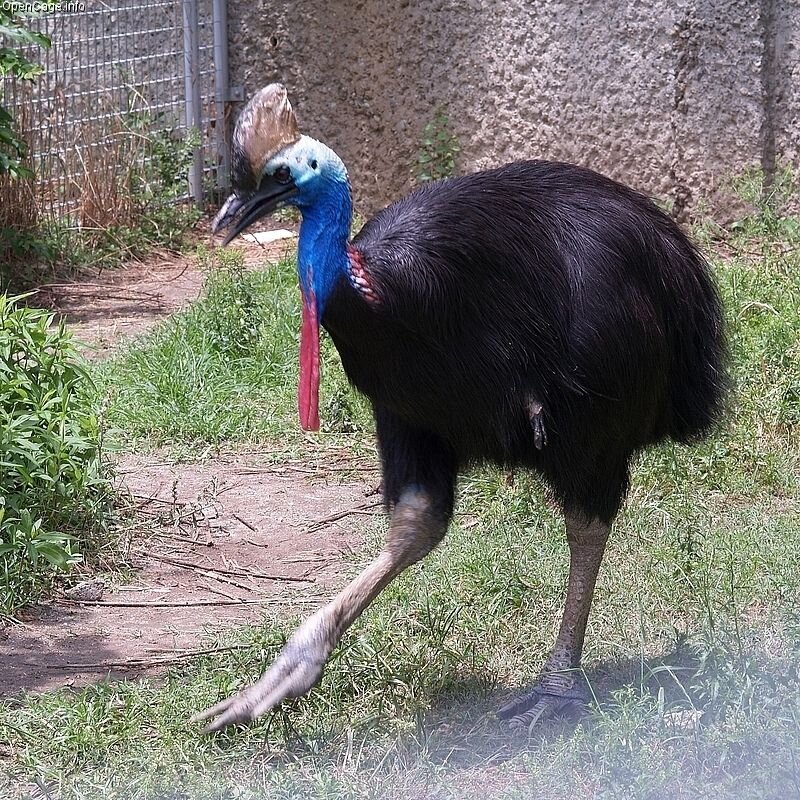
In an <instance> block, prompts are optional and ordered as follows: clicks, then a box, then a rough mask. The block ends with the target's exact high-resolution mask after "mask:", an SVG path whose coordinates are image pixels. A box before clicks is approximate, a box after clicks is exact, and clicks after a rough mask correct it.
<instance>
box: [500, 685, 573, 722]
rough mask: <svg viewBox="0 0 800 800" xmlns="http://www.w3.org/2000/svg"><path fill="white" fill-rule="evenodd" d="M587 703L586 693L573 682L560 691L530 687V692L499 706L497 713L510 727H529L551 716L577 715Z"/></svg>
mask: <svg viewBox="0 0 800 800" xmlns="http://www.w3.org/2000/svg"><path fill="white" fill-rule="evenodd" d="M588 703H589V694H588V692H587V691H586V689H585V688H584V687H583V685H582V684H580V683H578V682H574V683H572V684H571V685H569V686H566V687H564V689H563V690H559V689H555V688H548V689H547V690H545V689H544V688H542V687H541V686H533V687H532V688H531V689H530V691H528V692H526V693H525V694H523V695H521V696H520V697H518V698H516V699H514V700H512V701H511V702H510V703H506V705H504V706H502V707H501V708H500V709H499V710H498V711H497V716H498V717H499V718H500V719H502V720H505V721H506V724H507V725H508V727H509V728H510V729H511V730H514V731H520V730H525V729H527V730H532V729H533V728H534V727H536V725H538V724H539V723H540V722H545V721H546V720H548V719H553V718H554V717H570V718H574V717H577V716H581V715H582V714H584V713H585V711H586V706H587V705H588Z"/></svg>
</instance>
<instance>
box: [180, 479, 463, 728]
mask: <svg viewBox="0 0 800 800" xmlns="http://www.w3.org/2000/svg"><path fill="white" fill-rule="evenodd" d="M447 523H448V519H447V518H446V517H445V516H443V515H442V514H441V513H440V512H438V511H435V510H434V505H433V502H432V500H431V497H430V496H429V495H428V494H427V493H426V492H425V491H424V490H422V489H410V488H409V489H406V490H405V491H404V492H403V493H402V495H401V496H400V499H399V500H398V502H397V504H396V505H395V508H394V512H393V514H392V520H391V524H390V526H389V533H388V535H387V538H386V543H385V545H384V547H383V550H382V551H381V552H380V554H379V555H378V557H377V558H376V559H375V560H374V561H373V562H372V563H371V564H370V565H369V566H368V567H367V568H366V569H365V570H364V571H363V572H362V573H361V574H360V575H359V576H358V577H357V578H356V579H355V580H353V581H352V582H351V583H350V584H348V586H347V587H345V589H343V590H342V591H341V592H340V593H339V594H338V595H337V596H336V597H335V598H334V600H333V601H332V602H330V603H329V604H328V605H326V606H325V607H324V608H322V609H320V610H319V611H317V612H316V614H314V615H313V616H311V617H309V618H308V619H307V620H306V621H305V622H304V623H303V624H302V625H301V626H300V627H299V628H298V629H297V630H296V631H295V632H294V634H293V635H292V636H291V638H290V639H289V641H288V642H287V643H286V646H285V647H284V648H283V650H282V651H281V653H280V655H279V656H278V657H277V658H276V660H275V662H274V663H273V664H272V666H271V667H270V668H269V669H268V670H267V671H266V672H265V673H264V675H262V676H261V678H260V679H259V680H258V681H257V682H256V683H254V684H253V685H252V686H250V687H248V688H247V689H245V690H244V691H242V692H240V693H239V694H237V695H234V696H233V697H229V698H228V699H227V700H223V701H222V702H221V703H218V704H217V705H215V706H213V707H211V708H208V709H206V710H205V711H202V712H201V713H199V714H197V715H195V716H194V717H193V720H194V721H201V720H206V719H210V718H213V719H212V721H211V722H210V723H209V724H208V725H207V726H206V728H205V730H206V732H211V731H216V730H219V729H220V728H224V727H225V726H226V725H231V724H233V723H236V722H250V721H252V720H254V719H256V718H258V717H260V716H261V715H262V714H266V713H267V712H268V711H270V710H271V709H273V708H274V707H275V706H277V705H278V704H279V703H281V702H282V701H283V700H285V699H287V698H289V697H299V696H300V695H302V694H305V692H307V691H308V690H309V689H310V688H311V687H312V686H314V685H315V684H316V683H317V682H318V681H319V679H320V678H321V677H322V670H323V667H324V666H325V662H326V661H327V659H328V656H330V654H331V652H332V651H333V649H334V648H335V647H336V645H337V644H338V643H339V640H340V639H341V637H342V634H343V633H344V632H345V631H346V630H347V628H348V627H349V626H350V625H351V624H352V623H353V621H354V620H355V619H356V618H357V617H358V616H359V615H360V614H361V612H362V611H364V609H365V608H366V607H367V606H368V605H369V604H370V603H371V602H372V601H373V600H374V599H375V598H376V597H377V596H378V594H380V592H381V591H382V590H383V589H384V588H385V587H386V586H387V585H388V584H389V583H390V582H391V581H392V580H393V579H394V578H396V577H397V576H398V575H399V574H400V573H401V572H402V571H403V570H404V569H406V567H409V566H411V564H413V563H415V562H416V561H419V560H420V559H421V558H423V557H424V556H425V555H427V553H429V552H430V551H431V550H432V549H433V548H434V547H435V546H436V545H437V544H438V542H439V541H441V539H442V537H443V536H444V533H445V530H446V528H447Z"/></svg>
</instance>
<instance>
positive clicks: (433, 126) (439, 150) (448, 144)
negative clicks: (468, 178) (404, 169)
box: [415, 109, 461, 183]
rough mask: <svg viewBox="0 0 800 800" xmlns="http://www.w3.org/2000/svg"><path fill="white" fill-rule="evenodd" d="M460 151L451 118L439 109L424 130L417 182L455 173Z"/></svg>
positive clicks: (418, 159)
mask: <svg viewBox="0 0 800 800" xmlns="http://www.w3.org/2000/svg"><path fill="white" fill-rule="evenodd" d="M459 152H461V148H460V147H459V144H458V139H457V138H456V136H455V134H453V132H452V130H451V128H450V118H449V117H448V116H447V115H446V114H445V113H444V111H442V110H441V109H439V110H438V111H437V112H436V114H435V116H434V118H433V119H432V120H431V121H430V122H429V123H428V124H427V125H426V126H425V128H424V130H423V132H422V142H421V143H420V149H419V153H418V155H417V165H416V167H417V168H416V173H415V177H416V180H417V183H426V182H427V181H435V180H439V179H440V178H449V177H451V176H452V175H454V174H455V172H456V157H457V156H458V154H459Z"/></svg>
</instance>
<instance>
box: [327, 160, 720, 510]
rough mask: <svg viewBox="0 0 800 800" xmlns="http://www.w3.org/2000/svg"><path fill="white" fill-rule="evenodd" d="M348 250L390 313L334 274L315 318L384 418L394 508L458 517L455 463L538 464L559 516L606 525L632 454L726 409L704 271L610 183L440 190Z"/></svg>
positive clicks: (486, 183) (502, 171) (464, 183)
mask: <svg viewBox="0 0 800 800" xmlns="http://www.w3.org/2000/svg"><path fill="white" fill-rule="evenodd" d="M353 246H354V247H355V248H356V249H357V250H358V251H359V252H360V253H361V256H362V258H363V262H364V265H365V267H366V271H367V274H368V275H369V277H370V280H371V285H372V288H373V290H374V292H375V294H376V295H377V297H378V301H377V302H375V303H369V302H367V300H365V299H364V298H362V297H361V296H360V295H359V294H358V293H357V292H356V291H355V290H354V289H353V288H352V287H351V286H350V284H349V283H348V282H347V281H346V280H345V279H342V280H341V281H340V282H339V283H338V284H337V286H336V287H335V290H334V293H333V295H332V296H331V298H330V300H329V301H328V305H327V308H326V311H325V316H324V319H323V324H324V326H325V327H326V328H327V329H328V331H329V332H330V334H331V336H332V337H333V340H334V342H335V344H336V347H337V348H338V350H339V352H340V354H341V357H342V363H343V365H344V369H345V371H346V373H347V375H348V377H349V379H350V380H351V381H352V383H353V384H354V385H355V386H356V387H357V388H358V389H359V390H360V391H362V392H364V393H365V394H366V395H367V396H368V397H369V398H370V399H371V400H372V402H373V405H374V407H375V415H376V420H377V430H378V438H379V443H380V446H381V452H382V457H383V462H384V488H385V492H386V498H387V502H388V503H389V504H392V503H393V502H394V501H396V499H397V497H398V494H399V492H400V491H401V490H402V487H403V486H404V485H407V484H408V483H409V482H411V483H414V482H417V483H420V484H421V485H424V486H426V487H427V488H429V489H432V491H433V494H434V495H435V496H436V497H437V498H438V499H439V502H440V503H441V506H442V513H443V514H445V515H446V516H449V514H450V512H451V510H452V502H453V500H452V498H453V487H454V484H455V476H456V473H457V471H458V470H459V469H460V468H461V467H463V466H464V465H466V464H468V463H471V462H476V461H492V462H495V463H498V464H502V465H508V466H513V465H522V466H525V467H531V468H533V469H536V470H538V471H539V472H540V473H541V474H543V475H544V476H545V478H546V480H547V482H548V483H549V484H550V486H551V487H552V489H553V491H554V493H555V496H556V497H557V499H558V500H559V501H560V503H561V504H562V505H563V506H564V508H565V509H566V510H568V511H571V512H582V513H583V514H585V515H586V516H587V517H589V518H592V517H597V518H599V519H601V520H603V521H606V522H608V521H610V520H611V519H612V518H613V517H614V515H615V514H616V512H617V510H618V509H619V506H620V503H621V502H622V500H623V498H624V496H625V493H626V490H627V486H628V465H629V462H630V459H631V457H632V456H633V455H634V454H635V453H636V452H637V451H638V450H640V449H641V448H643V447H645V446H647V445H650V444H653V443H655V442H658V441H660V440H663V439H665V438H667V437H670V438H672V439H675V440H677V441H681V442H685V441H690V440H692V439H695V438H697V437H699V436H701V435H703V434H704V433H705V432H707V431H708V429H709V428H710V426H711V425H712V424H713V423H714V421H715V419H716V418H717V416H718V414H719V412H720V409H721V405H722V402H723V396H724V391H725V388H726V376H725V368H724V361H725V341H724V336H723V324H722V312H721V309H720V302H719V299H718V296H717V293H716V290H715V288H714V285H713V282H712V280H711V278H710V275H709V269H708V265H707V264H706V262H705V261H704V260H703V258H702V257H701V256H700V255H699V254H698V252H697V250H696V249H695V248H694V246H693V245H692V244H691V243H690V242H689V240H688V239H687V238H686V236H685V235H684V234H683V233H682V232H681V230H680V229H679V228H678V226H677V225H676V224H675V223H674V222H673V221H672V220H671V219H670V218H669V217H668V216H666V215H665V214H664V213H663V212H661V211H660V210H659V209H658V208H657V207H656V206H655V205H654V204H653V203H652V202H651V201H650V200H648V199H647V198H645V197H644V196H642V195H640V194H638V193H637V192H635V191H633V190H631V189H629V188H626V187H625V186H622V185H620V184H618V183H615V182H614V181H611V180H609V179H608V178H604V177H602V176H601V175H598V174H596V173H594V172H591V171H590V170H587V169H582V168H579V167H575V166H571V165H567V164H560V163H551V162H543V161H528V162H520V163H514V164H510V165H508V166H504V167H501V168H499V169H494V170H489V171H486V172H480V173H477V174H473V175H468V176H465V177H460V178H453V179H449V180H445V181H439V182H435V183H430V184H427V185H425V186H423V187H421V188H420V189H417V190H416V191H414V192H412V193H411V194H409V195H408V196H406V197H405V198H403V199H402V200H400V201H398V202H396V203H394V204H393V205H390V206H389V207H388V208H386V209H385V210H384V211H382V212H380V213H379V214H378V215H377V216H376V217H374V218H373V219H372V220H371V221H370V222H368V223H367V224H366V225H365V226H364V228H363V229H362V231H361V232H360V233H359V234H358V236H357V237H356V238H355V240H354V241H353ZM530 398H535V400H536V401H538V402H539V403H541V406H542V411H541V422H542V424H543V428H544V430H546V434H547V444H546V446H544V447H541V449H539V448H537V447H536V445H535V439H536V437H535V436H534V431H533V429H532V427H531V419H530V415H529V405H528V404H529V400H530Z"/></svg>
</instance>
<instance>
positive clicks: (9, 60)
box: [0, 0, 54, 177]
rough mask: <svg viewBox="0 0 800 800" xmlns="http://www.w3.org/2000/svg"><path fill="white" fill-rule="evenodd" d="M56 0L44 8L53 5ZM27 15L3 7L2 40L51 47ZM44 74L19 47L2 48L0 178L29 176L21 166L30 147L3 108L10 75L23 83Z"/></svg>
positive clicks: (0, 9)
mask: <svg viewBox="0 0 800 800" xmlns="http://www.w3.org/2000/svg"><path fill="white" fill-rule="evenodd" d="M53 4H54V0H50V1H49V2H46V3H43V4H42V5H47V6H51V5H53ZM25 21H26V17H25V15H24V14H23V13H22V12H21V11H20V10H18V9H17V8H15V7H14V4H12V3H4V4H2V5H0V37H2V38H3V39H4V40H5V41H6V42H9V43H16V44H18V45H20V46H24V45H38V46H40V47H50V39H49V38H48V37H47V36H45V35H44V34H43V33H39V32H38V31H33V30H30V29H29V28H28V27H27V26H26V25H25ZM41 73H42V67H41V66H40V65H39V64H36V63H35V62H33V61H31V60H30V59H29V58H28V57H27V56H26V55H24V54H23V53H22V52H21V51H20V48H19V47H8V46H3V47H0V175H10V176H12V177H20V176H23V175H26V174H28V170H27V169H26V168H25V167H24V166H23V164H22V163H21V160H20V159H21V158H22V157H23V156H24V155H25V152H26V149H27V148H26V145H25V142H24V141H23V140H22V138H21V137H20V136H19V134H18V133H17V131H16V130H15V127H14V117H13V116H12V115H11V113H10V112H9V111H8V109H7V108H6V107H5V106H3V105H2V99H3V97H2V86H3V79H4V78H5V77H6V76H12V77H14V78H17V79H19V80H26V81H29V80H33V79H34V78H35V77H36V76H37V75H40V74H41Z"/></svg>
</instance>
